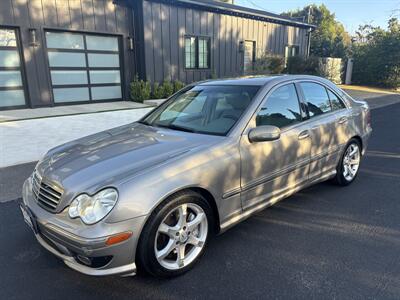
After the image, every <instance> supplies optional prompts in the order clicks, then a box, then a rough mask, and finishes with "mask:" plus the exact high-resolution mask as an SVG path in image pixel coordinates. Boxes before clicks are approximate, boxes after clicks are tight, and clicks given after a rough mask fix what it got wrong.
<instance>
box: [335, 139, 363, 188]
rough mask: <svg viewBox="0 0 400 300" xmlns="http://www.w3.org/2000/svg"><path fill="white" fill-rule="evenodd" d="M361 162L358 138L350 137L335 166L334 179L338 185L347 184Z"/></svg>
mask: <svg viewBox="0 0 400 300" xmlns="http://www.w3.org/2000/svg"><path fill="white" fill-rule="evenodd" d="M360 162H361V146H360V143H359V142H358V140H356V139H351V140H350V141H349V142H348V143H347V146H346V149H345V150H344V153H343V155H342V158H341V159H340V161H339V164H338V166H337V168H336V171H337V173H336V177H335V181H336V183H337V184H339V185H343V186H346V185H349V184H350V183H352V182H353V181H354V179H355V178H356V176H357V174H358V169H359V167H360Z"/></svg>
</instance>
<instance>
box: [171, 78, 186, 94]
mask: <svg viewBox="0 0 400 300" xmlns="http://www.w3.org/2000/svg"><path fill="white" fill-rule="evenodd" d="M173 85H174V93H176V92H177V91H179V90H181V89H183V88H184V87H185V84H184V83H183V82H182V81H179V80H175V81H174V83H173Z"/></svg>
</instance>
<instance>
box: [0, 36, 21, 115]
mask: <svg viewBox="0 0 400 300" xmlns="http://www.w3.org/2000/svg"><path fill="white" fill-rule="evenodd" d="M21 105H25V92H24V87H23V79H22V70H21V58H20V53H19V51H18V41H17V34H16V31H15V29H6V28H0V108H2V107H7V106H21Z"/></svg>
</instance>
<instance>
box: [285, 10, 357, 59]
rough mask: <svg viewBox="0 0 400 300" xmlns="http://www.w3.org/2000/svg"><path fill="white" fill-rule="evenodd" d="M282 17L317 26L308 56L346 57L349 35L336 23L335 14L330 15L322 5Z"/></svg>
mask: <svg viewBox="0 0 400 300" xmlns="http://www.w3.org/2000/svg"><path fill="white" fill-rule="evenodd" d="M282 15H284V16H288V17H292V18H296V19H304V20H306V21H308V22H309V23H311V24H313V25H316V26H317V28H316V29H315V31H314V32H313V33H312V34H311V42H310V44H311V47H310V54H312V55H315V56H320V57H342V58H343V57H346V54H347V50H348V48H349V45H350V43H351V38H350V35H349V34H348V33H347V32H346V30H345V28H344V26H343V25H342V24H341V23H340V22H339V21H336V19H335V14H333V13H331V12H330V11H329V9H328V8H327V7H326V6H325V5H324V4H321V5H319V6H317V5H315V4H312V5H308V6H306V7H304V8H302V9H299V10H295V11H289V12H285V13H283V14H282Z"/></svg>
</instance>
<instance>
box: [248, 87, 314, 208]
mask: <svg viewBox="0 0 400 300" xmlns="http://www.w3.org/2000/svg"><path fill="white" fill-rule="evenodd" d="M262 125H274V126H277V127H279V128H280V129H281V137H280V139H278V140H275V141H268V142H255V143H250V141H249V139H248V135H247V133H248V132H247V133H246V134H245V135H243V136H242V138H241V142H240V154H241V170H242V177H241V187H242V205H243V208H244V209H248V208H251V207H252V206H254V205H257V204H260V203H262V202H268V201H271V200H272V201H273V200H274V199H275V197H277V196H280V195H282V194H284V193H285V192H288V191H290V190H292V189H294V188H296V187H298V186H300V185H302V184H303V183H305V182H306V181H307V180H308V172H309V158H310V148H311V140H310V137H309V132H308V125H307V124H306V123H303V122H302V113H301V111H300V105H299V100H298V96H297V92H296V88H295V86H294V84H287V85H283V86H280V87H278V88H276V89H275V90H274V91H273V92H272V93H271V94H270V96H268V97H267V99H266V101H265V102H264V103H263V104H262V106H261V108H260V110H259V111H258V112H257V114H256V115H255V116H254V118H253V119H252V120H251V121H250V125H249V128H248V130H249V129H251V128H254V127H256V126H262ZM245 132H246V131H245Z"/></svg>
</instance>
